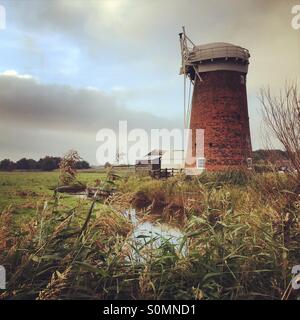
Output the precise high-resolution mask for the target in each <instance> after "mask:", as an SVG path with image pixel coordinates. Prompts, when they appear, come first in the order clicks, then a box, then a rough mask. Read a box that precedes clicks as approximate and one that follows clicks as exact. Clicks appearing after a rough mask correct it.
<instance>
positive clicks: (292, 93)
mask: <svg viewBox="0 0 300 320" xmlns="http://www.w3.org/2000/svg"><path fill="white" fill-rule="evenodd" d="M260 100H261V103H262V109H263V118H264V122H265V124H266V126H267V127H268V129H270V131H271V133H272V134H273V135H274V136H275V138H276V139H277V140H278V141H279V142H280V143H281V144H282V146H283V147H284V149H285V151H286V152H287V154H288V157H289V159H290V161H291V163H292V165H293V167H294V168H295V170H296V172H297V174H296V175H295V178H296V179H297V182H298V188H297V191H298V192H299V191H300V190H299V188H300V92H299V89H298V87H297V83H296V82H295V83H293V84H286V85H285V87H284V89H283V90H281V92H280V94H279V95H278V96H275V95H273V94H272V93H271V90H270V88H267V89H262V90H261V92H260Z"/></svg>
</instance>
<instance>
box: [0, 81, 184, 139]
mask: <svg viewBox="0 0 300 320" xmlns="http://www.w3.org/2000/svg"><path fill="white" fill-rule="evenodd" d="M115 96H116V93H114V96H112V95H109V94H107V93H104V92H102V91H100V90H97V89H88V88H84V89H83V88H73V87H70V86H63V85H50V84H42V83H40V82H39V81H37V80H35V79H33V78H21V77H18V76H7V75H2V76H0V107H1V108H0V109H1V120H0V121H1V122H6V123H7V122H11V123H15V124H16V125H21V126H27V127H35V128H42V129H51V130H63V131H81V132H83V133H96V132H97V131H98V130H100V129H101V128H112V129H117V127H118V121H119V120H127V121H128V126H129V128H144V129H146V130H150V129H152V128H165V127H166V128H170V127H178V125H179V121H177V120H176V119H175V120H170V119H164V118H160V117H159V116H154V115H152V114H149V113H146V112H140V111H135V110H129V109H127V108H124V107H122V106H121V105H119V103H117V101H116V100H117V98H116V97H115Z"/></svg>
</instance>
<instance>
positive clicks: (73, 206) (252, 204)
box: [0, 170, 300, 299]
mask: <svg viewBox="0 0 300 320" xmlns="http://www.w3.org/2000/svg"><path fill="white" fill-rule="evenodd" d="M115 173H117V174H118V175H119V176H120V177H119V178H118V179H117V180H113V181H112V180H110V179H109V176H108V175H107V173H106V172H104V171H94V172H79V174H78V177H77V180H79V181H80V182H82V183H85V184H87V185H88V186H95V185H99V181H100V180H101V181H102V184H100V185H101V186H114V188H115V193H114V194H112V195H111V196H109V197H108V198H106V199H102V200H99V201H97V202H96V203H95V204H94V206H92V200H91V199H80V198H77V197H74V196H73V195H70V194H66V193H57V194H55V193H54V191H53V189H54V188H55V186H57V183H58V178H59V177H58V174H59V173H58V172H27V173H26V172H11V173H4V172H2V173H0V206H1V212H2V213H1V214H0V264H1V265H4V266H5V267H6V270H7V276H8V288H7V291H6V292H4V293H2V294H0V298H3V299H179V298H182V299H281V298H282V296H285V297H286V296H287V297H288V298H289V299H296V298H297V295H296V292H292V291H291V290H289V288H290V281H291V279H292V274H291V269H292V267H293V266H294V265H296V264H299V262H300V251H299V242H300V218H299V217H300V205H299V204H300V203H299V198H298V196H297V195H296V194H294V189H295V181H294V180H293V179H292V178H291V177H289V176H287V175H284V174H277V173H269V174H255V173H252V172H226V173H214V174H202V175H201V176H200V177H195V178H189V177H185V176H184V175H179V176H176V177H172V178H169V179H167V180H155V179H152V178H150V177H140V176H135V175H134V174H133V172H128V171H126V170H122V171H120V170H115ZM128 208H135V209H136V210H137V213H138V221H139V223H142V222H143V221H152V222H153V223H155V224H157V223H158V222H160V223H165V224H168V225H170V226H176V227H177V228H179V229H180V230H181V232H182V234H183V236H182V238H181V239H180V241H179V243H177V244H174V243H172V242H170V241H169V239H167V238H161V240H160V244H159V246H158V247H153V246H152V244H153V243H154V242H155V241H156V239H155V237H156V238H157V236H155V237H152V236H151V237H149V236H144V237H143V236H142V237H140V238H139V239H136V238H134V237H133V230H134V225H133V223H132V222H131V221H130V219H129V218H128V217H126V216H124V215H123V212H124V211H125V210H126V209H128ZM183 248H184V249H183ZM137 257H139V258H138V259H137ZM285 293H286V294H285ZM284 294H285V295H284Z"/></svg>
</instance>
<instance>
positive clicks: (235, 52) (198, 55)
mask: <svg viewBox="0 0 300 320" xmlns="http://www.w3.org/2000/svg"><path fill="white" fill-rule="evenodd" d="M249 57H250V54H249V51H248V50H247V49H245V48H242V47H239V46H236V45H234V44H231V43H226V42H213V43H208V44H203V45H199V46H195V47H194V48H193V49H192V51H191V52H190V54H189V57H188V59H189V60H190V61H191V62H198V61H199V62H201V61H205V60H211V59H220V58H224V59H227V58H235V59H241V60H243V61H248V60H249Z"/></svg>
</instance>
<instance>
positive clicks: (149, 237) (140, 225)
mask: <svg viewBox="0 0 300 320" xmlns="http://www.w3.org/2000/svg"><path fill="white" fill-rule="evenodd" d="M124 215H125V216H126V217H127V218H128V219H129V220H130V221H131V223H132V224H133V226H134V229H133V233H132V236H133V239H134V241H135V244H136V245H137V246H138V247H140V246H144V245H148V246H151V248H153V249H154V248H160V247H161V246H162V245H163V244H165V243H169V244H171V245H172V247H173V248H174V249H175V251H177V252H178V253H179V251H181V253H182V254H185V253H186V250H187V248H186V245H184V246H183V247H182V248H181V244H182V241H183V237H184V234H183V233H182V232H181V230H180V229H178V228H175V227H173V226H170V225H168V224H167V223H157V222H150V221H145V222H139V219H138V217H137V214H136V210H135V209H128V210H127V211H125V212H124Z"/></svg>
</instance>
